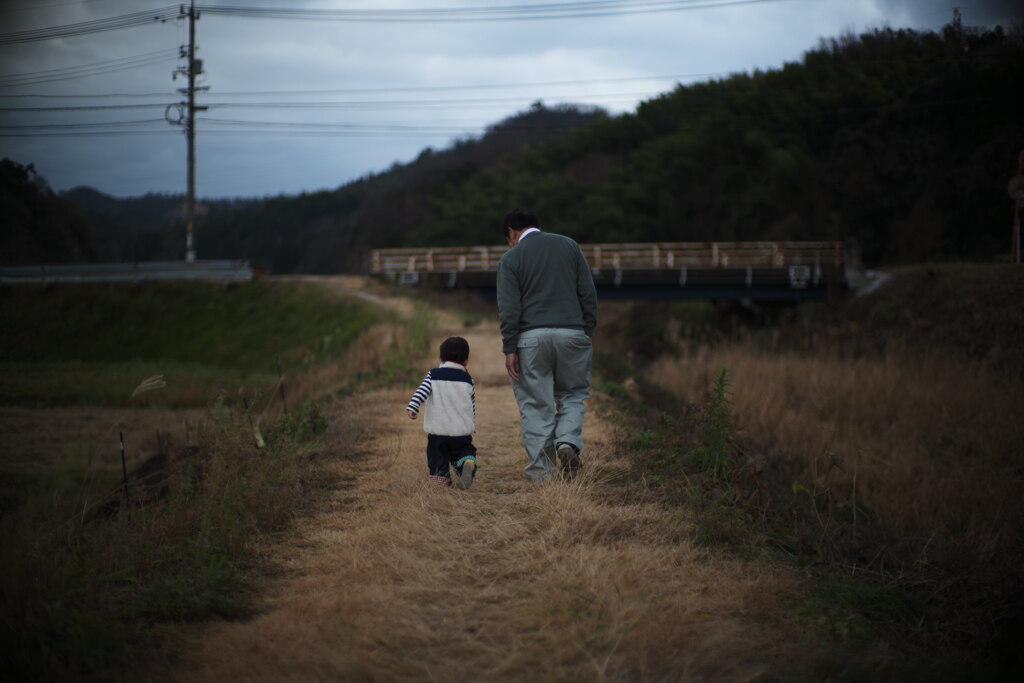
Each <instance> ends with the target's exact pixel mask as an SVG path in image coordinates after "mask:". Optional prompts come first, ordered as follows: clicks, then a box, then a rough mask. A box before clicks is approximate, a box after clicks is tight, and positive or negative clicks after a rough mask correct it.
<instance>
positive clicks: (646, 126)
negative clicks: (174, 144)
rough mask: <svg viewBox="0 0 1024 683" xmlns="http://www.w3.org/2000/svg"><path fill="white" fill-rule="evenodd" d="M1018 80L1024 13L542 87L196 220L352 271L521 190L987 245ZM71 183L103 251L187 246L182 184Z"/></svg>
mask: <svg viewBox="0 0 1024 683" xmlns="http://www.w3.org/2000/svg"><path fill="white" fill-rule="evenodd" d="M1021 82H1024V33H1022V31H1021V29H1020V27H1014V28H1012V29H1009V30H1008V31H1003V30H1002V29H997V30H994V31H977V30H970V29H958V28H955V27H953V26H947V27H946V28H945V29H943V31H942V32H941V33H938V34H936V33H931V32H927V33H918V32H914V31H910V30H892V29H883V30H876V31H872V32H869V33H865V34H862V35H860V36H854V35H845V36H841V37H835V38H831V39H826V40H822V41H821V43H820V44H819V45H818V46H817V47H816V48H815V49H812V50H809V51H808V52H807V53H806V54H805V55H804V56H803V59H802V60H800V61H799V62H793V63H789V64H786V65H785V66H783V67H782V68H779V69H774V70H769V71H764V72H761V71H756V72H754V73H749V74H736V75H733V76H730V77H728V78H723V79H718V80H713V81H708V82H703V83H697V84H693V85H687V86H683V85H680V86H677V87H676V88H675V89H674V90H672V91H671V92H667V93H664V94H663V95H661V96H659V97H656V98H654V99H651V100H648V101H646V102H644V103H642V104H641V105H640V106H639V107H638V109H637V110H636V111H635V112H632V113H627V114H624V115H620V116H611V115H608V114H607V113H605V112H602V111H599V110H580V109H577V108H573V107H566V106H556V107H546V106H544V105H543V104H542V103H537V104H535V105H534V106H533V107H532V108H531V109H530V110H528V111H526V112H522V113H521V114H519V115H517V116H513V117H510V118H509V119H506V120H504V121H501V122H499V123H496V124H495V125H494V126H492V127H491V129H489V131H488V132H487V134H486V135H484V136H483V137H482V138H481V139H479V140H463V141H460V142H458V143H456V144H455V145H453V146H452V147H450V148H447V149H443V150H432V149H426V150H424V151H423V152H422V153H421V154H420V156H419V157H418V158H417V159H416V160H415V161H412V162H409V163H407V164H396V165H395V166H393V167H392V168H391V169H389V170H387V171H385V172H381V173H378V174H372V175H368V176H366V177H365V178H362V179H360V180H358V181H356V182H353V183H349V184H347V185H345V186H342V187H339V188H337V189H335V190H325V191H320V192H312V193H308V194H303V195H300V196H284V195H282V196H279V197H272V198H264V199H247V200H236V201H209V202H207V205H208V206H207V212H206V214H205V215H204V216H202V218H201V220H200V221H199V223H198V225H197V229H196V230H197V232H196V239H197V244H198V249H199V252H200V254H201V256H202V257H204V258H217V257H224V258H228V257H229V258H238V257H242V258H248V259H250V260H251V261H252V262H253V263H254V264H255V265H257V266H261V267H264V268H267V269H269V270H270V271H271V272H275V273H289V272H339V271H340V272H358V271H361V270H362V269H363V268H365V263H366V250H367V249H369V248H374V247H394V246H403V245H457V244H491V243H497V242H498V241H499V235H498V232H497V229H496V228H495V227H494V226H495V224H496V221H498V220H499V219H500V217H501V216H502V215H504V213H505V212H506V211H507V210H508V209H510V208H512V207H514V206H518V205H525V206H529V207H531V208H532V209H534V210H535V211H537V212H538V213H539V215H540V216H542V218H543V219H544V221H545V224H546V226H547V227H549V228H550V229H552V230H557V231H559V232H563V233H565V234H568V235H570V236H572V237H574V238H577V239H579V240H581V241H586V242H616V241H686V240H734V239H735V240H753V239H844V240H847V241H849V242H850V243H851V245H855V246H856V247H857V248H859V250H860V251H861V252H862V255H863V259H864V261H865V262H866V263H868V264H869V265H898V264H910V263H919V262H922V261H935V260H957V259H968V260H979V259H980V260H989V259H992V258H994V257H1000V256H1001V255H1005V254H1006V253H1007V251H1008V249H1009V243H1010V238H1009V235H1010V215H1011V204H1010V201H1009V199H1008V197H1007V193H1006V187H1007V181H1008V179H1009V178H1010V176H1011V175H1012V174H1013V173H1015V171H1016V159H1017V154H1018V152H1019V151H1020V145H1021V142H1020V141H1021V140H1022V139H1024V119H1022V117H1021V116H1020V115H1019V113H1020V111H1021V109H1022V104H1024V94H1022V92H1021V89H1020V88H1019V87H1014V86H1013V84H1015V83H1021ZM65 197H66V198H67V199H68V200H73V201H75V202H77V203H78V204H79V205H80V206H81V210H82V211H83V213H84V215H86V216H87V217H88V221H89V222H90V224H92V225H93V226H94V229H98V226H101V225H103V226H106V227H104V229H103V230H102V232H103V239H102V240H98V243H100V242H102V245H104V246H103V249H104V250H103V252H102V253H100V254H97V258H106V259H112V258H125V257H126V254H135V256H136V257H137V258H140V259H157V258H180V257H181V256H182V250H183V246H182V244H183V238H182V237H181V236H182V235H183V234H184V232H183V227H182V224H181V219H180V216H177V215H175V213H174V212H172V211H171V212H169V211H168V202H169V201H170V200H172V199H173V198H168V197H156V196H154V197H149V198H143V200H144V201H142V202H139V201H138V200H123V201H117V200H113V201H112V200H111V199H110V198H106V197H103V196H102V195H99V194H98V193H96V192H94V191H90V190H87V189H79V190H75V191H72V192H69V193H67V194H66V195H65ZM129 204H131V206H130V207H129ZM145 206H148V207H149V211H150V212H149V214H148V216H147V215H146V213H145V211H143V210H142V209H143V207H145ZM113 226H117V227H116V228H114V227H113ZM53 258H54V259H56V258H65V259H66V258H69V257H68V255H67V254H65V253H55V254H54V256H53Z"/></svg>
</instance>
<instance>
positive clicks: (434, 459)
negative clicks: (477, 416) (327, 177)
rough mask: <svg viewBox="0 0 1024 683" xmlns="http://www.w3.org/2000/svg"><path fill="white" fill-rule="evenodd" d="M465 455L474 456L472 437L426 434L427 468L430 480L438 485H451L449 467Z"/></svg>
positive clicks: (474, 449)
mask: <svg viewBox="0 0 1024 683" xmlns="http://www.w3.org/2000/svg"><path fill="white" fill-rule="evenodd" d="M467 455H472V456H475V455H476V447H475V446H474V445H473V436H472V435H471V434H467V435H465V436H441V435H439V434H427V468H428V470H429V476H430V480H431V481H433V482H436V483H438V484H445V485H448V484H451V476H450V475H449V474H448V472H449V465H454V464H455V463H456V462H458V461H459V459H461V458H463V457H465V456H467Z"/></svg>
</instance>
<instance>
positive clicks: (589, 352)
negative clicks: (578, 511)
mask: <svg viewBox="0 0 1024 683" xmlns="http://www.w3.org/2000/svg"><path fill="white" fill-rule="evenodd" d="M516 352H517V353H518V354H519V381H518V382H516V381H513V382H512V390H513V391H514V392H515V396H516V402H517V403H518V404H519V415H520V418H521V423H522V429H523V446H524V447H525V448H526V456H527V458H528V460H529V462H528V464H527V465H526V476H527V477H528V478H529V479H530V480H531V481H533V482H534V483H535V484H542V483H544V482H545V481H547V480H549V479H553V478H555V477H556V476H557V474H558V470H557V468H556V467H555V446H556V445H557V444H560V443H563V442H564V443H570V444H572V445H573V446H575V447H576V448H578V449H580V450H582V449H583V413H584V405H583V402H584V401H585V400H586V399H587V398H588V397H589V396H590V367H591V362H592V359H593V347H592V346H591V344H590V339H589V338H588V337H587V335H585V334H584V333H583V332H582V331H581V330H573V329H565V328H551V327H545V328H539V329H535V330H527V331H525V332H522V333H521V334H520V335H519V341H518V343H517V345H516Z"/></svg>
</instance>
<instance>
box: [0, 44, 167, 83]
mask: <svg viewBox="0 0 1024 683" xmlns="http://www.w3.org/2000/svg"><path fill="white" fill-rule="evenodd" d="M177 56H178V50H177V49H176V48H168V49H165V50H157V51H155V52H147V53H145V54H141V55H133V56H131V57H120V58H118V59H108V60H104V61H100V62H93V63H91V64H78V65H75V66H70V67H63V68H59V69H46V70H44V71H28V72H24V73H20V74H9V75H6V76H0V87H5V88H6V87H12V86H24V85H37V84H40V83H53V82H55V81H66V80H70V79H73V78H82V77H85V76H95V75H98V74H103V73H110V72H112V71H123V70H125V69H134V68H136V67H140V66H149V65H151V64H159V63H160V62H165V61H167V60H168V59H172V58H177Z"/></svg>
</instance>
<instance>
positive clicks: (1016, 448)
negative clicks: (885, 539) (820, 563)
mask: <svg viewBox="0 0 1024 683" xmlns="http://www.w3.org/2000/svg"><path fill="white" fill-rule="evenodd" d="M723 367H724V368H728V371H729V379H730V381H731V384H732V386H731V390H732V396H731V398H732V401H733V404H734V405H733V409H734V414H735V419H736V422H737V425H738V427H739V428H740V429H741V430H742V431H743V432H745V433H746V434H747V435H748V436H750V437H751V438H752V439H753V440H755V441H756V442H758V443H761V444H768V445H770V447H771V453H772V457H776V458H782V459H785V460H786V461H787V462H789V463H790V464H791V465H793V466H795V468H796V474H797V476H798V477H799V480H800V483H801V484H802V485H803V486H805V487H807V488H808V489H809V490H811V491H812V492H817V493H824V492H829V493H830V494H832V495H834V496H835V497H836V498H838V499H841V500H845V501H853V500H854V499H855V498H859V499H861V500H862V501H863V502H864V503H865V504H866V505H867V506H868V507H869V508H871V509H872V510H873V511H874V512H875V513H877V515H878V517H879V518H880V519H881V521H882V522H883V523H884V524H885V525H886V526H887V527H889V528H891V529H893V530H895V531H897V532H898V533H899V534H900V535H904V536H910V537H914V538H917V539H923V540H925V541H927V540H928V539H931V538H934V539H935V541H936V543H934V544H932V547H933V548H934V547H937V546H939V545H942V546H945V547H946V548H947V549H953V550H958V551H963V552H969V553H971V554H972V557H976V558H978V559H980V560H982V561H987V560H989V559H992V558H993V557H994V556H996V555H997V554H999V553H1001V552H1004V551H1005V550H1006V549H1007V548H1010V547H1013V546H1014V545H1016V544H1017V543H1019V541H1020V539H1021V538H1022V536H1021V532H1022V526H1021V525H1022V523H1024V481H1022V477H1021V471H1020V462H1019V455H1020V444H1021V443H1022V441H1024V422H1022V421H1021V420H1020V415H1019V410H1020V406H1021V405H1024V387H1022V385H1021V384H1019V383H1017V382H1014V381H1009V380H1004V379H1001V378H1000V377H998V376H995V375H993V374H992V373H989V372H987V371H985V370H984V369H983V368H981V367H977V366H970V365H966V364H965V363H964V362H962V361H956V360H954V359H952V358H950V357H948V356H943V355H941V354H937V353H930V352H928V351H927V350H917V351H916V352H910V351H903V352H900V351H896V350H893V351H891V352H890V353H887V354H885V355H884V356H881V357H863V358H859V359H850V358H841V357H837V356H835V355H833V354H824V353H822V354H818V355H806V356H800V355H796V354H768V353H763V352H759V351H758V350H756V349H755V348H754V347H753V346H752V345H747V344H734V345H728V346H723V347H721V348H716V349H709V348H706V347H704V348H699V349H697V350H695V351H692V352H690V353H687V354H685V355H682V356H680V357H676V358H670V357H663V358H661V359H660V360H658V361H657V362H655V363H654V364H653V365H652V367H651V368H649V370H648V372H647V376H648V377H650V378H651V379H652V380H655V381H657V382H658V383H659V384H661V385H663V386H664V387H666V388H668V389H670V390H671V391H673V392H675V393H676V394H678V395H679V396H681V397H683V398H685V399H686V400H688V401H693V402H702V401H703V400H704V397H705V396H706V394H707V392H708V390H709V388H710V387H711V385H712V383H713V381H714V377H715V376H716V375H717V373H718V371H719V369H720V368H723ZM919 547H921V546H920V544H919ZM921 552H922V553H924V552H925V551H924V550H922V551H921ZM919 559H921V560H924V561H927V556H926V555H925V554H922V556H921V557H920V558H919Z"/></svg>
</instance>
